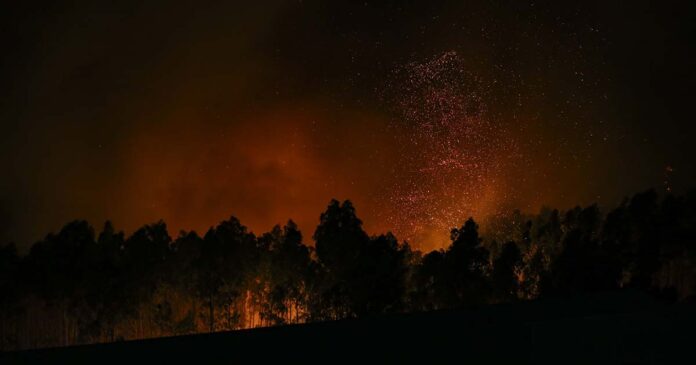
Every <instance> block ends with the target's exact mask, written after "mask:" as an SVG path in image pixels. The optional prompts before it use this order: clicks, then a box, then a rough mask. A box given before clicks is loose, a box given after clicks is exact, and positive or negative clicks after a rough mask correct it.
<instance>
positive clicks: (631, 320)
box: [0, 292, 696, 364]
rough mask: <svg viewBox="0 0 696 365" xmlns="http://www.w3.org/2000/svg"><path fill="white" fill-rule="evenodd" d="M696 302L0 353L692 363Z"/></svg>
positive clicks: (604, 297)
mask: <svg viewBox="0 0 696 365" xmlns="http://www.w3.org/2000/svg"><path fill="white" fill-rule="evenodd" d="M695 325H696V308H695V307H693V306H686V305H670V306H668V305H661V304H659V303H656V302H654V301H652V300H650V299H649V297H647V296H644V295H641V294H639V293H633V292H623V293H608V294H601V295H594V296H587V297H582V298H575V299H563V300H561V299H558V300H540V301H533V302H523V303H515V304H504V305H493V306H486V307H481V308H471V309H467V310H458V311H438V312H430V313H417V314H408V315H392V316H382V317H378V318H369V319H361V320H347V321H337V322H325V323H316V324H308V325H295V326H284V327H275V328H261V329H253V330H243V331H233V332H225V333H215V334H204V335H194V336H182V337H171V338H162V339H155V340H144V341H131V342H121V343H112V344H103V345H91V346H77V347H69V348H56V349H45V350H34V351H23V352H14V353H5V354H0V363H1V364H14V363H71V364H75V363H88V364H101V363H120V364H129V363H132V364H141V363H145V364H166V363H192V364H204V363H215V364H219V363H231V364H233V363H251V362H259V363H267V362H270V361H274V362H275V361H282V362H283V363H288V364H296V363H301V362H309V363H329V364H330V363H337V362H340V363H346V362H353V363H397V362H398V363H402V362H408V363H419V362H420V363H424V364H439V363H471V364H480V363H494V364H513V363H514V364H539V363H542V364H570V363H575V364H665V363H696V326H695Z"/></svg>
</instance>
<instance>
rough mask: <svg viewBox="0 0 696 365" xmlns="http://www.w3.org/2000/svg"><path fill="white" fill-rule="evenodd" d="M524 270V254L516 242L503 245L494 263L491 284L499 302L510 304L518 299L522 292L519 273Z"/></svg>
mask: <svg viewBox="0 0 696 365" xmlns="http://www.w3.org/2000/svg"><path fill="white" fill-rule="evenodd" d="M521 269H522V254H521V253H520V250H519V248H517V244H515V242H508V243H506V244H505V245H503V248H502V250H501V251H500V255H499V256H498V257H496V259H495V260H494V261H493V271H492V273H491V282H492V285H493V290H494V297H495V299H496V300H497V301H501V302H509V301H513V300H516V299H517V296H518V291H519V290H520V283H519V279H518V278H519V275H518V274H519V272H520V271H521Z"/></svg>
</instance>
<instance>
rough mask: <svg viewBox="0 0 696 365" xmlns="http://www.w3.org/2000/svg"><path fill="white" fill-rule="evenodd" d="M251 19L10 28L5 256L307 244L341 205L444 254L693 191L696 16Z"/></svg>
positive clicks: (562, 13)
mask: <svg viewBox="0 0 696 365" xmlns="http://www.w3.org/2000/svg"><path fill="white" fill-rule="evenodd" d="M240 3H241V2H210V3H206V4H199V2H185V4H176V2H175V1H166V2H162V3H157V2H154V1H149V2H144V4H143V3H142V2H129V1H108V2H99V1H96V2H90V4H88V5H77V4H76V2H65V4H63V5H53V6H43V5H41V6H39V5H35V4H31V3H28V4H11V5H9V6H7V5H6V6H4V8H5V9H3V11H2V15H0V17H1V18H0V20H1V22H0V37H2V38H1V40H2V44H3V52H2V54H3V56H2V57H0V82H1V84H0V85H2V87H1V88H0V97H1V99H0V103H2V104H1V108H0V123H2V124H1V125H2V133H1V134H0V141H1V143H0V152H1V153H2V154H1V157H0V163H1V164H2V166H3V169H2V171H3V176H2V179H0V215H1V216H0V224H1V226H0V239H1V240H2V241H4V242H7V241H15V242H17V243H18V244H19V245H20V247H27V246H28V245H29V244H30V243H32V242H33V241H34V240H37V239H39V238H40V237H42V236H43V235H44V234H46V233H47V232H49V231H54V230H57V229H59V228H60V227H61V226H62V225H63V224H64V223H66V222H67V221H69V220H72V219H76V218H85V219H88V220H90V222H92V223H93V224H94V225H95V226H97V227H99V226H100V225H101V224H102V222H103V221H104V220H106V219H111V220H113V222H114V223H115V225H116V226H117V227H120V228H122V229H125V230H126V231H127V232H130V231H132V230H133V229H135V228H137V227H138V226H139V225H142V224H144V223H149V222H153V221H156V220H158V219H160V218H161V219H164V220H165V221H167V222H168V224H169V226H170V231H171V232H172V233H173V234H176V232H178V231H179V230H181V229H187V230H188V229H195V230H197V231H199V232H202V231H204V230H205V229H206V228H207V227H208V226H210V225H213V224H215V223H217V222H218V221H220V220H222V219H225V218H227V217H229V215H231V214H234V215H236V216H237V217H239V218H240V219H241V220H242V222H243V223H245V224H246V225H248V226H249V227H250V228H251V229H252V230H253V231H254V232H256V233H260V232H262V231H265V230H267V229H269V228H270V227H271V226H272V225H274V224H276V223H283V222H285V221H286V220H287V219H288V218H293V219H295V220H296V221H297V222H298V223H299V224H300V227H301V228H302V229H303V230H304V232H305V235H306V236H307V237H309V236H311V232H312V231H313V228H314V226H315V225H316V223H317V222H318V217H319V214H320V212H321V211H322V210H323V209H324V207H325V206H326V204H327V203H328V201H329V199H331V198H334V197H335V198H338V199H351V200H353V201H354V203H355V204H356V206H357V210H358V214H359V216H361V217H362V218H363V220H364V221H365V225H366V228H367V229H368V231H369V232H371V233H378V232H381V231H385V230H389V229H391V230H394V232H395V233H396V234H397V236H399V237H400V238H404V239H409V240H411V241H412V242H413V243H414V244H415V245H416V246H417V247H422V248H433V247H439V246H443V245H445V244H446V236H447V232H448V230H447V228H448V227H452V226H454V225H457V224H461V222H463V220H464V219H465V218H466V217H468V216H469V215H474V216H475V217H478V218H479V219H480V220H481V221H485V217H489V216H495V215H497V214H501V213H502V212H505V211H507V210H509V209H512V208H520V209H522V210H525V211H532V212H533V211H536V210H538V209H539V208H540V207H541V206H542V205H550V206H554V207H560V208H567V207H570V206H573V205H575V204H587V203H591V202H595V201H597V202H599V203H600V204H603V205H610V204H615V203H617V202H618V201H620V199H622V198H623V197H624V196H627V195H630V194H632V193H634V192H637V191H640V190H643V189H647V188H650V187H655V188H658V189H661V190H662V191H664V190H666V189H667V188H669V189H672V190H673V191H676V192H682V191H684V190H686V189H688V188H691V187H693V186H694V183H696V168H695V167H694V163H693V157H692V156H693V155H694V144H695V143H694V137H695V136H696V133H695V132H696V127H694V123H693V122H694V117H693V107H692V106H693V103H694V100H695V96H696V95H695V92H694V84H695V83H694V82H695V81H696V80H695V77H694V75H695V73H694V43H693V40H692V39H694V35H695V34H694V33H695V32H694V31H695V28H696V19H695V16H694V14H695V13H694V11H693V9H692V7H693V5H688V4H687V2H684V3H676V2H675V3H670V4H664V2H648V1H631V2H620V3H619V2H616V3H611V4H606V2H604V1H599V2H596V3H592V2H585V1H583V2H577V3H573V2H564V3H565V4H560V3H559V2H549V3H546V2H537V1H535V2H524V1H503V2H498V3H495V4H493V3H492V2H489V1H452V2H439V1H420V2H419V1H380V2H372V1H367V2H346V1H324V2H314V1H285V2H271V1H257V2H251V3H250V4H247V5H240Z"/></svg>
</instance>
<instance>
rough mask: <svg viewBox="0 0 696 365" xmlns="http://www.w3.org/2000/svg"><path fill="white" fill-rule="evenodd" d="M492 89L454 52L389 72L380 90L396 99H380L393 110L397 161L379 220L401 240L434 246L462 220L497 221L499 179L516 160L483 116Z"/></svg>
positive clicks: (504, 135) (503, 197)
mask: <svg viewBox="0 0 696 365" xmlns="http://www.w3.org/2000/svg"><path fill="white" fill-rule="evenodd" d="M490 87H491V85H490V83H489V82H488V81H487V80H484V79H482V78H480V77H477V75H475V74H473V73H471V72H468V71H467V70H466V69H465V68H464V66H463V62H462V60H461V58H460V57H459V56H458V55H457V54H456V53H455V52H446V53H444V54H442V55H440V56H438V57H436V58H434V59H432V60H429V61H426V62H423V63H415V62H414V63H409V64H406V65H404V66H402V67H398V68H397V69H396V70H395V71H394V73H393V77H392V81H390V83H389V85H388V87H387V88H386V89H387V90H397V92H396V93H391V92H389V93H386V92H385V96H386V98H385V100H387V101H388V102H389V103H390V105H391V106H392V107H393V108H394V109H395V115H396V116H397V117H396V118H395V120H394V121H393V122H392V124H391V127H392V128H393V129H394V131H395V135H396V136H397V138H399V142H400V146H401V148H402V151H401V152H402V156H403V160H402V163H401V164H399V165H398V166H396V167H395V169H394V172H395V173H396V174H397V176H399V178H398V179H396V182H395V183H394V185H393V186H391V187H389V189H388V191H387V193H386V194H387V198H388V200H389V202H390V203H391V204H390V206H391V207H392V210H390V211H389V212H388V213H387V214H385V217H383V218H384V219H385V220H386V221H387V222H388V223H389V226H391V227H394V229H395V232H396V233H397V234H398V235H399V236H400V237H403V238H404V239H407V240H413V241H416V242H422V243H425V245H428V243H430V245H432V244H436V243H435V242H432V241H433V240H436V239H437V240H441V239H442V238H444V237H445V236H446V235H447V233H448V232H449V229H450V228H452V227H455V226H457V225H459V224H461V222H463V221H464V220H465V219H466V218H467V217H469V216H471V215H474V216H477V217H481V216H488V215H492V214H497V212H498V211H499V210H500V208H501V204H503V203H504V202H506V201H508V200H509V197H508V195H509V194H511V193H512V192H511V191H508V189H507V188H506V186H505V174H504V173H505V171H507V170H508V169H509V168H510V163H511V157H512V156H518V155H519V154H518V153H517V147H516V143H515V141H514V140H513V139H512V138H511V137H510V134H509V133H508V131H506V130H505V128H504V127H502V126H501V124H500V123H497V122H496V120H494V119H493V118H492V117H491V116H490V113H488V105H487V103H486V100H487V97H488V92H489V88H490ZM428 241H431V242H428Z"/></svg>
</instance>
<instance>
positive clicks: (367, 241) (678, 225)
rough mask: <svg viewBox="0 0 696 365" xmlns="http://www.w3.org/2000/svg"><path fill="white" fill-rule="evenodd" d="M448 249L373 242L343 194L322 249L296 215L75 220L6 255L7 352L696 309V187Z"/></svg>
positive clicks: (2, 323)
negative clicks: (619, 297) (605, 303)
mask: <svg viewBox="0 0 696 365" xmlns="http://www.w3.org/2000/svg"><path fill="white" fill-rule="evenodd" d="M443 246H446V248H445V249H440V250H434V251H431V252H420V251H418V250H415V249H413V248H412V247H411V246H410V245H409V243H407V242H401V241H399V240H398V239H397V238H396V237H395V236H394V235H393V234H391V233H386V234H380V235H375V236H370V235H368V234H367V233H366V232H365V231H364V229H363V227H362V222H361V220H360V219H359V218H358V216H357V215H356V210H355V208H354V207H353V205H352V203H351V202H350V201H344V202H339V201H336V200H332V201H331V202H330V203H329V205H328V207H327V208H326V210H325V211H324V212H323V213H322V214H321V216H320V221H319V225H318V226H317V228H316V230H315V231H314V233H313V235H312V237H311V241H310V240H308V239H307V238H306V237H305V236H304V235H303V234H302V233H301V232H300V231H299V229H298V227H297V225H296V224H295V223H293V222H292V221H288V222H287V223H286V224H285V225H284V226H280V225H278V226H275V227H274V228H273V229H272V230H271V231H270V232H266V233H263V234H261V235H255V234H254V233H252V232H250V231H249V229H248V228H247V227H245V226H244V225H243V224H242V223H241V222H240V221H239V220H238V219H237V218H235V217H230V218H229V219H228V220H226V221H223V222H220V223H219V224H217V225H216V226H214V227H211V228H210V229H209V230H208V231H207V232H206V233H205V234H204V235H203V236H200V235H199V234H197V233H196V232H193V231H190V232H185V231H182V232H180V233H179V234H178V235H177V236H176V237H175V238H173V237H172V236H171V235H170V233H169V232H168V231H167V225H166V223H165V222H162V221H160V222H156V223H153V224H148V225H145V226H143V227H141V228H140V229H138V230H136V231H135V232H134V233H132V234H131V235H130V236H126V235H124V233H123V232H122V231H117V230H116V228H114V227H113V225H112V224H111V223H110V222H106V223H105V224H104V225H103V227H102V228H101V230H100V231H98V232H97V231H96V230H95V229H94V228H93V227H92V226H91V225H90V224H89V223H88V222H86V221H82V220H77V221H73V222H70V223H68V224H66V225H65V226H64V227H63V228H62V229H61V230H60V231H59V232H58V233H50V234H48V235H47V236H46V237H45V238H44V239H42V240H40V241H38V242H36V243H35V244H34V245H33V246H32V247H31V249H30V250H29V252H28V253H26V254H25V255H20V254H19V252H18V250H17V248H16V246H15V245H13V244H6V245H3V246H1V247H0V350H15V349H29V348H44V347H55V346H69V345H77V344H90V343H102V342H113V341H123V340H132V339H143V338H153V337H163V336H174V335H183V334H195V333H205V332H216V331H227V330H234V329H242V328H253V327H262V326H276V325H285V324H295V323H308V322H319V321H330V320H337V319H347V318H365V317H371V316H377V315H380V314H385V313H408V312H422V311H432V310H440V309H451V308H464V307H477V306H481V305H486V304H492V303H505V302H514V301H522V300H532V299H536V298H544V297H564V296H565V297H567V296H575V295H581V294H583V293H590V292H605V291H615V290H621V289H623V288H631V289H636V290H640V291H644V292H646V293H649V294H651V295H653V296H655V297H658V298H660V299H661V300H666V301H671V302H677V301H682V302H684V301H691V300H693V297H694V293H696V292H695V290H696V280H694V279H696V192H691V193H688V194H685V195H681V196H676V195H671V194H668V195H665V196H661V195H660V194H658V193H657V192H655V191H654V190H648V191H645V192H642V193H638V194H636V195H634V196H632V197H631V198H628V199H625V200H624V201H623V202H622V203H621V204H619V205H618V206H616V207H614V208H613V209H610V210H607V211H603V210H600V208H599V207H598V206H597V205H591V206H586V207H579V206H578V207H575V208H572V209H569V210H566V211H561V210H557V209H548V208H544V209H541V211H540V212H539V213H538V214H534V215H530V214H524V213H522V212H519V211H513V212H510V213H509V214H507V215H504V216H499V217H496V218H495V219H492V220H491V221H490V222H487V224H485V229H480V228H479V225H478V224H477V223H476V222H475V221H474V219H472V218H470V219H468V220H466V221H465V222H463V224H462V225H461V226H460V227H457V228H453V229H452V230H451V232H450V242H449V243H448V244H447V245H443Z"/></svg>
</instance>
